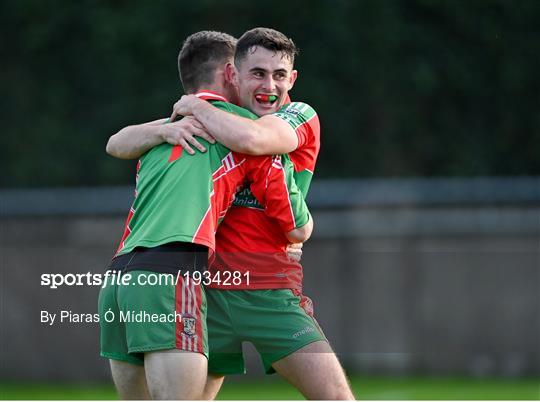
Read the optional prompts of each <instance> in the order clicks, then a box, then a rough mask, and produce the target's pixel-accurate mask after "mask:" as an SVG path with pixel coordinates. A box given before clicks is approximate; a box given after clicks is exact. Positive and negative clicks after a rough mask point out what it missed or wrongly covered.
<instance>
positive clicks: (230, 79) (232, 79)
mask: <svg viewBox="0 0 540 402" xmlns="http://www.w3.org/2000/svg"><path fill="white" fill-rule="evenodd" d="M236 79H237V78H236V69H235V67H234V65H233V64H232V63H227V64H225V81H226V82H227V83H228V84H231V85H235V86H236V85H237V82H236Z"/></svg>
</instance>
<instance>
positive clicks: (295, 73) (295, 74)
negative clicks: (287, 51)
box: [289, 70, 298, 91]
mask: <svg viewBox="0 0 540 402" xmlns="http://www.w3.org/2000/svg"><path fill="white" fill-rule="evenodd" d="M296 78H298V71H296V70H292V71H291V76H290V77H289V86H290V88H289V91H290V90H291V89H292V87H294V83H295V82H296Z"/></svg>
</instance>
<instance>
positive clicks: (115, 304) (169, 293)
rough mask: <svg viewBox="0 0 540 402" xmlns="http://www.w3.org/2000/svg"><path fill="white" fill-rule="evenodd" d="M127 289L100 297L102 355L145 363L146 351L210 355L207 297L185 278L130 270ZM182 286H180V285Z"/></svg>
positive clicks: (114, 287) (115, 287)
mask: <svg viewBox="0 0 540 402" xmlns="http://www.w3.org/2000/svg"><path fill="white" fill-rule="evenodd" d="M128 274H131V280H130V281H129V283H128V284H127V285H119V284H118V283H117V282H118V281H115V283H113V284H110V281H109V283H107V285H106V286H105V287H103V288H102V289H101V291H100V293H99V301H98V311H99V320H100V327H101V342H100V344H101V356H103V357H106V358H109V359H114V360H122V361H125V362H128V363H133V364H138V365H143V364H144V353H145V352H150V351H156V350H168V349H180V350H185V351H191V352H198V353H203V354H204V355H205V356H208V341H207V329H206V295H205V291H204V289H203V288H202V286H200V285H196V284H195V283H194V282H193V281H189V280H186V279H185V278H184V277H183V276H181V275H180V276H178V279H177V277H176V276H173V275H170V274H169V276H168V277H165V275H166V274H161V273H157V272H152V271H142V270H140V271H139V270H136V271H130V272H128V273H126V274H124V275H123V276H125V275H128ZM176 282H178V283H176Z"/></svg>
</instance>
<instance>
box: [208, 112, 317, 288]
mask: <svg viewBox="0 0 540 402" xmlns="http://www.w3.org/2000/svg"><path fill="white" fill-rule="evenodd" d="M274 115H275V116H277V117H279V118H281V119H283V120H284V121H286V122H287V123H289V124H290V125H291V126H292V127H293V128H294V130H295V132H296V134H297V136H298V147H297V149H296V150H295V151H293V152H291V153H290V154H289V155H283V159H284V160H286V161H290V162H292V164H293V166H294V173H293V178H291V179H294V181H295V182H296V184H297V186H298V187H299V188H300V190H301V192H302V194H303V195H304V196H306V195H307V193H308V190H309V186H310V184H311V178H312V176H313V171H314V169H315V163H316V161H317V155H318V154H319V149H320V123H319V118H318V116H317V114H316V113H315V110H314V109H313V108H312V107H311V106H309V105H307V104H305V103H302V102H293V103H290V104H287V105H285V106H283V107H282V108H281V109H280V110H279V111H278V112H277V113H275V114H274ZM216 240H217V256H216V260H215V263H214V264H213V266H212V268H211V270H213V271H214V272H217V271H225V270H233V271H241V272H245V271H249V275H250V282H249V284H248V283H247V282H246V281H244V282H243V283H242V284H240V285H239V286H235V287H232V288H235V289H276V288H290V289H301V284H302V277H303V275H302V266H301V265H300V264H299V263H295V262H291V261H289V260H288V258H287V256H286V253H285V249H286V247H287V245H288V241H287V238H286V237H285V236H284V234H283V231H282V230H280V227H279V224H278V222H277V221H275V220H274V219H272V218H271V217H270V216H268V215H267V214H265V211H264V208H263V206H262V205H261V204H260V203H259V202H257V199H256V198H255V197H254V196H253V194H252V192H251V191H250V190H249V188H244V189H243V190H241V191H240V192H239V193H238V194H237V195H236V198H235V200H234V203H233V207H232V208H231V209H230V210H229V212H228V214H227V218H226V219H225V220H224V221H223V223H222V224H221V225H220V227H219V229H218V231H217V234H216ZM211 287H215V288H223V289H225V288H227V289H231V286H222V285H220V284H219V283H217V282H216V283H213V284H212V285H211Z"/></svg>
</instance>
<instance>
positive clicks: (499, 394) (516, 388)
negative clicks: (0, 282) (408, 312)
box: [0, 376, 540, 400]
mask: <svg viewBox="0 0 540 402" xmlns="http://www.w3.org/2000/svg"><path fill="white" fill-rule="evenodd" d="M351 382H352V386H353V389H354V392H355V393H356V396H357V397H358V398H359V399H371V400H377V399H378V400H388V399H401V400H409V399H416V400H426V399H436V400H442V399H454V400H460V399H461V400H462V399H490V400H504V399H506V400H508V399H513V400H540V382H539V380H536V379H516V380H508V379H482V380H476V379H468V378H446V377H443V378H439V377H434V378H430V377H406V378H401V377H398V378H388V377H353V378H352V379H351ZM0 390H1V391H0V396H1V399H117V398H116V393H115V391H114V388H113V387H112V385H109V384H106V385H62V384H43V383H7V382H2V383H0ZM218 399H222V400H227V399H266V400H280V399H303V398H302V395H300V393H299V392H298V391H296V389H294V388H293V387H292V386H290V385H289V384H287V383H286V382H284V381H283V380H281V379H280V378H278V377H275V376H273V377H270V378H263V379H257V380H253V381H249V382H244V381H239V380H237V379H235V380H232V381H231V380H229V381H226V382H225V384H224V386H223V388H222V390H221V392H220V394H219V397H218Z"/></svg>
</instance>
